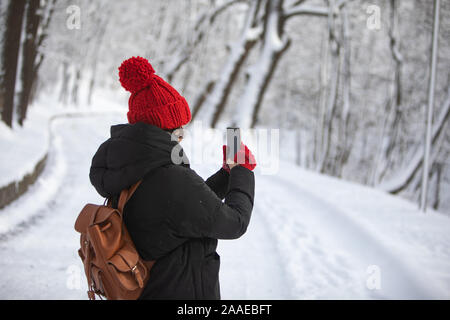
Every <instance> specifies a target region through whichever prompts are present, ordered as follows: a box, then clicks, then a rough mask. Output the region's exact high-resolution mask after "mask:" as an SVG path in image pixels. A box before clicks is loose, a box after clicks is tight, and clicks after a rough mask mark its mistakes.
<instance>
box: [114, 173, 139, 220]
mask: <svg viewBox="0 0 450 320" xmlns="http://www.w3.org/2000/svg"><path fill="white" fill-rule="evenodd" d="M141 182H142V180H139V181H138V182H136V183H135V184H133V185H132V186H131V187H130V188H129V189H125V190H122V192H121V193H120V197H119V204H118V205H117V209H118V210H119V212H120V213H121V214H122V213H123V208H124V207H125V204H126V203H127V202H128V200H130V198H131V196H132V195H133V193H134V192H135V191H136V189H137V188H138V187H139V185H140V184H141Z"/></svg>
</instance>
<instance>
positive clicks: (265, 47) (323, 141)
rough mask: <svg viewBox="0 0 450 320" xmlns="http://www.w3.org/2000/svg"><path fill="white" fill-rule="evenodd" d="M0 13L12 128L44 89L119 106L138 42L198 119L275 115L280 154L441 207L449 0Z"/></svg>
mask: <svg viewBox="0 0 450 320" xmlns="http://www.w3.org/2000/svg"><path fill="white" fill-rule="evenodd" d="M435 3H439V7H436V5H435ZM436 17H437V18H438V19H437V18H436ZM0 19H1V20H0V23H1V24H2V25H4V26H5V27H3V28H2V30H1V34H0V44H1V48H0V50H1V52H0V57H1V59H0V112H1V120H2V123H3V124H2V125H3V126H6V127H8V128H11V130H12V132H13V133H14V131H15V130H19V128H20V127H21V126H23V124H24V122H26V119H27V115H28V113H29V110H30V108H33V106H34V105H36V104H39V101H40V99H41V98H42V97H48V96H50V97H52V99H54V101H55V102H56V103H57V104H58V105H60V108H61V109H64V108H67V107H68V106H71V107H74V108H81V107H82V106H88V107H89V108H91V109H95V108H96V103H98V101H99V100H98V97H100V96H101V95H105V94H106V95H111V96H113V97H117V99H118V100H119V101H121V102H122V103H123V105H124V106H126V103H127V101H126V97H125V95H124V93H123V92H121V91H122V90H121V88H120V84H119V82H118V81H117V80H118V74H117V67H118V66H119V65H120V63H121V61H122V60H124V59H126V58H127V57H131V56H143V57H146V58H148V59H149V61H151V63H152V65H153V66H154V68H155V70H156V72H157V74H158V75H161V76H163V77H164V78H165V79H166V80H167V81H169V82H171V83H172V84H173V85H174V87H176V88H177V89H178V90H179V91H180V92H182V94H183V95H184V96H185V97H186V99H187V101H188V102H189V105H190V107H191V112H192V116H193V121H196V120H201V121H202V122H203V124H204V125H206V126H209V127H212V128H224V127H226V126H229V125H233V126H239V127H242V128H278V129H279V130H280V146H281V149H280V150H281V152H280V157H281V158H282V159H284V160H286V161H290V162H292V163H294V164H296V165H297V166H300V167H302V168H306V169H308V170H313V171H316V172H319V173H322V174H326V175H330V176H334V177H337V178H339V179H344V180H348V181H352V182H356V183H359V184H362V185H367V186H370V187H374V188H377V189H380V190H383V191H386V192H388V193H392V194H394V195H399V196H401V197H403V198H406V199H409V200H411V201H413V202H415V203H417V205H418V206H419V204H420V203H421V194H422V192H423V189H425V190H426V193H425V194H426V198H425V200H426V206H428V207H432V208H434V209H436V210H438V211H441V212H444V213H447V214H450V192H449V187H450V161H449V154H450V128H449V122H450V121H449V120H450V41H449V39H450V1H448V0H443V1H432V0H426V1H413V0H367V1H366V0H170V1H167V0H151V1H144V0H129V1H107V0H96V1H88V0H71V1H69V0H40V1H39V0H10V1H7V0H2V1H1V3H0ZM436 26H437V28H436ZM433 40H435V41H433ZM433 43H435V44H436V45H435V46H433ZM433 47H434V50H433ZM433 53H434V54H435V56H434V58H433ZM433 61H434V63H433ZM433 69H434V70H435V71H433ZM430 99H431V101H432V102H431V109H430ZM428 115H431V116H430V117H428ZM427 119H429V120H431V121H427ZM427 132H428V136H427ZM427 139H428V141H429V142H430V144H429V148H428V149H427V147H426V141H427ZM424 149H425V150H428V152H424ZM3 152H6V151H5V150H4V151H3ZM424 168H425V170H424ZM425 177H426V178H425ZM425 180H426V181H427V182H426V184H425V186H424V181H425ZM422 200H423V199H422ZM422 204H423V202H422Z"/></svg>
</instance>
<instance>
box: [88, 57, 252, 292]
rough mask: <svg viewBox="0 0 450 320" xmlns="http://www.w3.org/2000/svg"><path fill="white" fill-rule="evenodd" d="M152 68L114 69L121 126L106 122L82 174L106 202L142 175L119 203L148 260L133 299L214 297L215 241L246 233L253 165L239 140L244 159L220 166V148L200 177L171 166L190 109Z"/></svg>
mask: <svg viewBox="0 0 450 320" xmlns="http://www.w3.org/2000/svg"><path fill="white" fill-rule="evenodd" d="M154 72H155V71H154V70H153V68H152V66H151V65H150V63H149V62H148V61H147V60H146V59H144V58H141V57H132V58H130V59H128V60H126V61H124V62H123V63H122V65H121V66H120V67H119V78H120V82H121V84H122V86H123V87H124V88H125V89H126V90H128V91H130V92H131V96H130V99H129V111H128V114H127V116H128V122H129V123H128V124H120V125H114V126H112V127H111V138H109V139H108V140H107V141H105V142H104V143H103V144H102V145H101V146H100V147H99V149H98V151H97V153H96V154H95V156H94V158H93V159H92V166H91V170H90V174H89V177H90V180H91V183H92V184H93V185H94V187H95V188H96V190H97V191H98V192H99V193H100V195H102V196H103V197H108V198H111V199H112V205H113V206H116V205H117V201H118V195H119V194H120V191H121V190H122V189H125V188H128V187H130V186H131V185H133V184H134V183H136V182H137V181H139V180H142V182H141V184H140V185H139V187H138V189H137V190H136V192H135V193H134V194H133V196H132V197H131V199H130V200H129V201H128V203H127V204H126V206H125V208H124V221H125V224H126V226H127V229H128V231H129V233H130V235H131V237H132V239H133V241H134V243H135V245H136V248H137V250H138V252H139V253H140V255H141V257H142V258H143V259H144V260H156V263H155V264H154V266H153V268H152V270H151V275H150V279H149V281H148V283H147V286H146V288H145V290H144V291H143V293H142V295H141V297H140V299H220V289H219V264H220V258H219V255H218V254H217V253H216V248H217V239H237V238H239V237H240V236H241V235H243V234H244V233H245V231H246V230H247V226H248V224H249V221H250V216H251V211H252V208H253V199H254V185H255V182H254V175H253V172H252V170H253V169H254V167H255V166H256V163H255V161H254V157H253V155H252V154H251V152H250V151H249V150H248V148H247V147H246V146H245V145H243V144H242V145H241V149H240V150H239V153H241V155H242V156H243V158H245V163H242V164H236V163H235V162H233V161H231V162H229V161H228V163H230V164H227V162H226V161H225V151H226V150H225V146H224V148H223V152H224V162H223V164H222V168H221V169H220V170H219V171H218V172H216V173H215V174H214V175H212V176H211V177H210V178H208V179H207V180H206V181H203V179H202V178H201V177H200V176H198V175H197V174H196V173H195V171H193V170H192V169H190V167H189V164H187V163H182V164H178V165H177V164H175V163H174V162H173V161H172V159H171V154H172V149H173V148H174V147H175V146H178V147H179V145H178V142H180V141H181V139H182V129H181V128H182V126H183V125H185V124H187V123H188V122H189V121H190V120H191V113H190V110H189V106H188V104H187V102H186V100H185V99H184V98H183V97H182V96H181V95H180V94H179V93H178V92H177V91H176V90H175V89H174V88H172V87H171V86H170V85H169V84H168V83H167V82H165V81H164V80H163V79H162V78H160V77H158V76H157V75H155V74H154ZM177 129H178V130H177ZM173 135H177V136H178V141H173V139H172V137H173ZM181 152H182V151H181ZM238 158H239V159H241V156H239V157H238ZM235 161H236V158H235ZM223 199H225V201H224V202H223V201H222V200H223Z"/></svg>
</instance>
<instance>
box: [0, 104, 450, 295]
mask: <svg viewBox="0 0 450 320" xmlns="http://www.w3.org/2000/svg"><path fill="white" fill-rule="evenodd" d="M123 121H125V112H123V113H122V114H120V113H117V112H115V113H109V114H107V113H97V114H90V115H86V114H84V115H81V116H78V117H61V118H59V119H57V120H55V121H53V124H52V127H51V132H52V137H53V138H52V141H51V144H50V149H49V160H48V164H47V166H46V167H45V169H44V172H43V173H42V175H41V176H40V178H39V179H38V181H37V182H36V184H35V185H34V186H33V187H32V188H30V189H29V191H28V192H27V193H26V194H25V195H24V196H22V197H21V198H19V199H18V200H17V201H15V202H13V203H12V204H11V205H9V206H7V207H5V208H4V209H2V210H0V226H1V227H0V254H1V256H2V257H3V258H2V259H1V261H0V274H1V276H0V279H1V280H0V299H86V298H87V296H86V280H85V277H84V273H83V269H82V265H81V261H80V259H79V257H78V254H77V250H78V248H79V235H78V234H77V233H76V232H75V230H74V229H73V225H74V222H75V219H76V217H77V215H78V213H79V211H80V210H81V208H82V207H83V205H84V204H85V203H86V202H93V203H102V201H103V199H102V198H101V197H100V196H99V195H97V193H96V192H95V190H94V188H93V187H92V186H91V184H90V182H89V177H88V173H89V167H90V162H91V157H92V155H93V154H94V152H95V150H96V149H97V147H98V146H99V144H100V143H101V142H103V141H104V139H106V138H107V137H108V136H109V127H110V125H112V124H115V123H121V122H123ZM2 130H3V129H2ZM218 148H219V149H220V146H218ZM220 162H221V161H220V159H218V163H217V166H214V165H207V166H205V165H201V164H195V165H193V169H194V170H196V171H197V172H198V173H199V174H201V175H202V177H204V178H206V177H207V176H209V175H210V174H211V173H213V172H215V170H217V168H218V167H219V166H220ZM255 176H256V177H255V180H256V195H255V208H254V210H253V214H252V219H251V222H250V226H249V228H248V230H247V233H246V234H245V235H244V236H243V237H242V238H240V239H238V240H227V241H219V247H218V252H219V254H220V255H221V272H220V280H221V291H222V298H223V299H316V298H322V299H349V298H355V299H374V298H375V299H378V298H383V299H384V298H387V299H393V298H398V299H407V298H413V299H415V298H431V299H449V298H450V232H449V231H450V219H449V218H448V217H447V216H444V215H442V214H440V213H437V212H434V211H428V212H427V214H423V213H421V212H420V211H419V210H418V209H417V208H416V205H415V204H413V203H411V202H408V201H406V200H403V199H401V198H398V197H395V196H392V195H389V194H386V193H384V192H382V191H381V190H376V189H371V188H368V187H364V186H360V185H357V184H353V183H350V182H344V181H341V180H339V179H336V178H331V177H328V176H324V175H319V174H317V173H314V172H310V171H306V170H303V169H300V168H299V167H296V166H295V165H292V164H290V163H287V162H283V161H282V162H281V163H280V169H279V171H278V173H277V174H276V175H264V174H261V172H260V170H259V168H258V167H257V169H256V170H255ZM374 270H375V271H377V272H379V274H378V273H377V272H375V273H374ZM377 275H379V278H376V279H375V280H377V279H378V280H379V284H380V287H377V286H375V287H373V286H372V284H373V283H375V284H377V283H378V282H377V281H375V282H371V281H372V280H373V277H374V276H377Z"/></svg>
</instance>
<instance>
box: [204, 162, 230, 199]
mask: <svg viewBox="0 0 450 320" xmlns="http://www.w3.org/2000/svg"><path fill="white" fill-rule="evenodd" d="M229 176H230V174H229V173H228V172H227V171H226V170H225V169H223V168H220V170H219V171H217V172H216V173H214V174H213V175H212V176H211V177H209V178H208V179H206V181H205V183H206V184H207V185H208V187H210V188H211V190H212V191H214V193H215V194H216V195H217V196H218V197H219V198H220V199H223V198H225V194H226V193H227V191H228V181H229V179H228V178H229Z"/></svg>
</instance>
